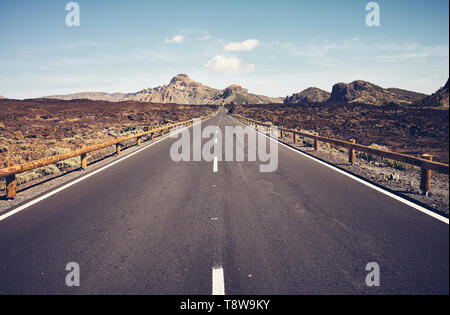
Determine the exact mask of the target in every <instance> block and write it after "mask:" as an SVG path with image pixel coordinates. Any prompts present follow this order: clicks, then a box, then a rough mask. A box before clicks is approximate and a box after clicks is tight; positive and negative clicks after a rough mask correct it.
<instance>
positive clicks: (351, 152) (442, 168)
mask: <svg viewBox="0 0 450 315" xmlns="http://www.w3.org/2000/svg"><path fill="white" fill-rule="evenodd" d="M233 116H234V117H236V118H238V119H240V120H241V121H243V122H244V123H246V124H248V125H251V126H254V127H258V126H264V127H266V128H270V127H271V126H270V125H269V124H267V123H263V122H260V121H257V120H254V119H250V118H247V117H244V116H241V115H237V114H233ZM278 130H279V131H280V138H283V137H284V135H285V133H291V134H292V135H293V140H294V142H296V141H297V137H298V136H302V137H306V138H310V139H313V140H314V149H315V150H316V151H317V150H319V142H320V141H322V142H325V143H330V144H334V145H337V146H340V147H344V148H346V149H348V156H349V157H348V159H349V162H350V163H351V164H354V161H355V158H356V154H355V152H356V151H358V152H364V153H368V154H372V155H376V156H379V157H382V158H386V159H391V160H394V161H398V162H403V163H406V164H410V165H414V166H418V167H420V168H421V180H420V189H421V190H422V192H423V193H424V194H427V193H428V192H429V191H430V190H431V172H432V171H434V172H437V173H442V174H449V165H448V164H444V163H440V162H435V161H433V156H432V155H430V154H423V155H422V157H421V158H419V157H415V156H412V155H406V154H401V153H395V152H391V151H385V150H380V149H375V148H371V147H368V146H364V145H360V144H356V141H355V140H353V139H352V140H350V141H342V140H337V139H332V138H328V137H323V136H319V134H318V133H315V134H310V133H307V132H304V131H299V130H293V129H287V128H280V127H278Z"/></svg>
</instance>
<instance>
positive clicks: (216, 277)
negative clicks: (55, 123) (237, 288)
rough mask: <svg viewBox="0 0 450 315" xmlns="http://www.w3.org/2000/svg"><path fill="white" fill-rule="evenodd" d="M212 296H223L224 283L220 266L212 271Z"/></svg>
mask: <svg viewBox="0 0 450 315" xmlns="http://www.w3.org/2000/svg"><path fill="white" fill-rule="evenodd" d="M212 295H225V281H224V277H223V268H222V267H221V266H219V267H214V268H213V269H212Z"/></svg>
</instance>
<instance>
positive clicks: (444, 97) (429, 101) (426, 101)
mask: <svg viewBox="0 0 450 315" xmlns="http://www.w3.org/2000/svg"><path fill="white" fill-rule="evenodd" d="M448 89H449V80H447V83H446V84H445V85H444V86H443V87H442V88H440V89H439V90H438V91H437V92H436V93H434V94H432V95H430V96H427V97H425V98H423V99H421V100H419V101H417V102H415V103H414V105H415V106H423V107H441V108H449V101H448Z"/></svg>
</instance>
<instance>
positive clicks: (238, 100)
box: [44, 74, 283, 105]
mask: <svg viewBox="0 0 450 315" xmlns="http://www.w3.org/2000/svg"><path fill="white" fill-rule="evenodd" d="M44 98H57V99H63V100H72V99H82V98H87V99H91V100H103V101H110V102H119V101H127V100H135V101H140V102H153V103H163V104H164V103H173V104H192V105H206V104H211V105H226V104H241V105H246V104H267V103H282V102H283V100H282V99H281V98H271V97H268V96H263V95H255V94H250V93H249V92H248V90H247V89H244V88H242V87H241V86H239V85H231V86H229V87H227V88H225V89H223V90H218V89H214V88H211V87H208V86H206V85H203V84H201V83H199V82H196V81H194V80H192V79H191V78H189V76H188V75H186V74H178V75H176V76H175V77H173V78H172V80H170V83H169V84H168V85H163V86H159V87H156V88H148V89H144V90H141V91H139V92H136V93H129V94H124V93H113V94H109V93H101V92H93V93H77V94H68V95H53V96H47V97H44Z"/></svg>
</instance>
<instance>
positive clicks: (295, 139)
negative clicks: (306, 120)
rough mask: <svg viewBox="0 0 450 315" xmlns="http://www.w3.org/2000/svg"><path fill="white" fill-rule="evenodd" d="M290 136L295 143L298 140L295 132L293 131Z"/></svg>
mask: <svg viewBox="0 0 450 315" xmlns="http://www.w3.org/2000/svg"><path fill="white" fill-rule="evenodd" d="M292 137H293V138H294V139H293V141H294V143H297V142H298V136H297V134H296V133H295V132H294V133H293V136H292Z"/></svg>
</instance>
